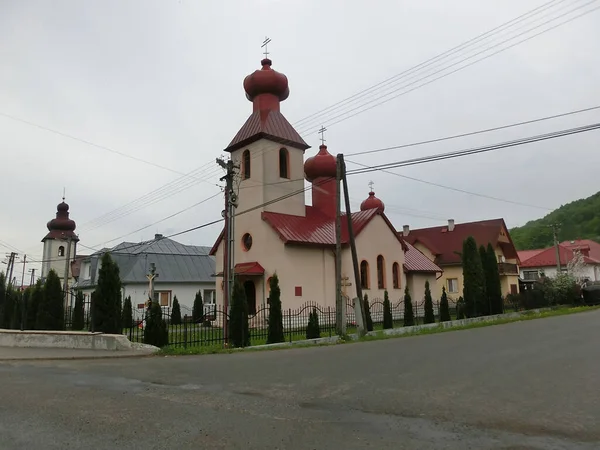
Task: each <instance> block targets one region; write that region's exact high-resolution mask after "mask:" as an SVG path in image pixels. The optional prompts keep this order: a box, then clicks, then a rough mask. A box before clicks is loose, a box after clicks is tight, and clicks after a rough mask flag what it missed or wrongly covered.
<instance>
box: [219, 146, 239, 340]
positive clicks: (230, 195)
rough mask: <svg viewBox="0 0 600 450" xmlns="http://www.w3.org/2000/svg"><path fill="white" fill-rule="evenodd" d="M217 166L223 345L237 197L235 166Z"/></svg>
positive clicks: (231, 279) (222, 163)
mask: <svg viewBox="0 0 600 450" xmlns="http://www.w3.org/2000/svg"><path fill="white" fill-rule="evenodd" d="M217 164H218V165H219V166H221V167H222V168H223V169H225V171H226V172H225V175H224V176H223V177H221V181H225V209H224V210H223V212H222V216H223V219H225V226H224V228H223V239H224V241H225V242H224V246H223V309H224V314H223V334H224V338H225V339H224V340H225V345H227V344H228V343H229V305H230V304H231V295H232V293H233V285H234V281H235V280H234V277H235V273H234V268H235V264H234V261H235V259H234V251H235V245H234V242H233V241H234V217H235V208H236V205H237V195H236V194H235V192H233V178H234V176H235V170H236V168H237V167H236V166H235V165H234V164H233V160H231V159H230V160H228V161H224V160H223V159H222V158H217Z"/></svg>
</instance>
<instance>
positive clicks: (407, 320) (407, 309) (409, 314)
mask: <svg viewBox="0 0 600 450" xmlns="http://www.w3.org/2000/svg"><path fill="white" fill-rule="evenodd" d="M414 324H415V314H414V312H413V307H412V299H411V298H410V291H409V290H408V285H407V286H406V287H405V288H404V326H405V327H411V326H413V325H414Z"/></svg>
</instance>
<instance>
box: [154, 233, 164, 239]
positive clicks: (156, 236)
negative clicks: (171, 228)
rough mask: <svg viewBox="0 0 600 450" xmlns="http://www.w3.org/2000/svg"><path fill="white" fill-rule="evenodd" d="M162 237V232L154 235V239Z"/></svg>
mask: <svg viewBox="0 0 600 450" xmlns="http://www.w3.org/2000/svg"><path fill="white" fill-rule="evenodd" d="M162 238H163V235H162V234H158V233H157V234H155V235H154V239H156V240H159V239H162Z"/></svg>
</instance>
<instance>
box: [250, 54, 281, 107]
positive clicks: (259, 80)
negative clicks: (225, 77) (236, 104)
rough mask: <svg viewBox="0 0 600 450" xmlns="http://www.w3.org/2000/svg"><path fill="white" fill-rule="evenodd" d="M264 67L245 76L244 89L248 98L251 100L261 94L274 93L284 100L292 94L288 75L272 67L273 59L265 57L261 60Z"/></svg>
mask: <svg viewBox="0 0 600 450" xmlns="http://www.w3.org/2000/svg"><path fill="white" fill-rule="evenodd" d="M261 64H262V69H260V70H255V71H254V73H251V74H250V75H248V76H247V77H246V78H244V90H245V91H246V98H247V99H248V100H250V101H252V100H254V98H255V97H256V96H258V95H260V94H272V95H275V96H277V97H278V98H279V101H283V100H285V99H286V98H288V96H289V95H290V89H289V88H288V79H287V77H286V76H285V75H284V74H282V73H279V72H277V71H276V70H273V69H271V60H270V59H267V58H265V59H263V60H262V61H261Z"/></svg>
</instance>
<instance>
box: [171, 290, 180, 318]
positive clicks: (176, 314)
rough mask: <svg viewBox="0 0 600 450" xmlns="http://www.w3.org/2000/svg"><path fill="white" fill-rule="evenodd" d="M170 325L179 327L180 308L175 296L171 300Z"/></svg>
mask: <svg viewBox="0 0 600 450" xmlns="http://www.w3.org/2000/svg"><path fill="white" fill-rule="evenodd" d="M171 325H181V306H180V305H179V300H178V299H177V296H175V297H174V298H173V307H172V308H171Z"/></svg>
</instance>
